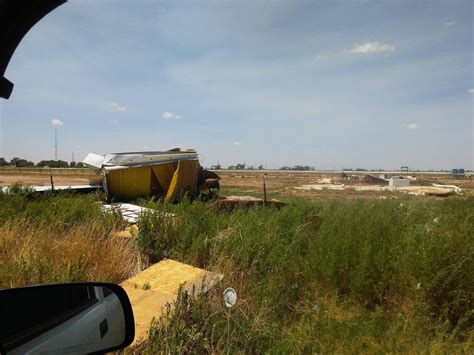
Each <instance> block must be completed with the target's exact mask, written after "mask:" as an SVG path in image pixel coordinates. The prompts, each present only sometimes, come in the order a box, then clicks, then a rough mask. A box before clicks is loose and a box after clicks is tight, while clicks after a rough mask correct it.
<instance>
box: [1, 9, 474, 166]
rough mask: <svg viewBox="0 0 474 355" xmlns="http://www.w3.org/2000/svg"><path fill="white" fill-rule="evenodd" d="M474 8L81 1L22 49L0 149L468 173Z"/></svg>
mask: <svg viewBox="0 0 474 355" xmlns="http://www.w3.org/2000/svg"><path fill="white" fill-rule="evenodd" d="M473 22H474V19H473V2H472V1H470V0H469V1H459V0H454V1H362V0H360V1H169V2H168V1H151V0H150V1H138V0H137V1H106V0H102V1H91V0H89V1H86V0H71V1H69V2H68V3H66V4H64V5H62V6H61V7H59V8H58V9H57V10H55V11H54V12H52V13H51V14H49V15H48V16H47V17H45V18H44V19H43V20H42V21H41V22H40V23H38V24H37V25H36V26H35V27H34V28H33V29H32V30H31V31H30V32H29V33H28V34H27V36H26V37H25V38H24V40H23V41H22V42H21V44H20V45H19V47H18V48H17V50H16V52H15V54H14V56H13V58H12V60H11V62H10V66H9V68H8V70H7V72H6V74H5V76H6V77H7V78H8V79H9V80H10V81H12V82H13V83H15V88H14V91H13V94H12V96H11V97H10V99H9V100H7V101H6V100H2V101H0V112H1V113H0V115H1V116H0V118H1V122H0V132H1V138H0V139H1V141H0V144H1V145H0V156H5V157H6V158H8V159H10V158H12V157H13V156H20V157H25V158H28V159H30V160H34V161H39V160H42V159H53V158H54V128H55V125H56V127H57V129H58V136H59V158H60V159H64V160H71V155H72V152H73V151H74V152H75V157H76V160H80V159H82V158H83V157H84V156H85V155H86V154H87V153H88V152H95V153H108V152H116V151H140V150H164V149H168V148H171V147H175V146H180V147H182V148H191V147H192V148H196V149H197V150H198V152H199V153H200V159H201V161H202V163H203V164H204V165H207V166H209V165H211V164H216V163H217V162H220V163H221V164H224V165H230V164H235V163H239V162H246V163H247V164H248V165H260V164H264V165H266V166H267V167H268V168H278V167H280V166H283V165H296V164H304V165H311V166H315V167H317V168H325V169H333V168H335V169H339V168H341V167H344V168H349V167H352V168H356V167H363V168H383V169H390V168H399V167H400V166H401V165H408V166H409V167H410V168H413V169H441V168H445V169H446V168H447V169H450V168H454V167H464V168H468V169H473V168H474V161H473V160H474V158H473V156H474V152H473V140H474V133H473V132H474V131H473V103H474V80H473V71H474V64H473V63H474V61H473V48H474V46H473Z"/></svg>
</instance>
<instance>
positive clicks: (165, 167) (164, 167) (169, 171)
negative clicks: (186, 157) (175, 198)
mask: <svg viewBox="0 0 474 355" xmlns="http://www.w3.org/2000/svg"><path fill="white" fill-rule="evenodd" d="M177 167H178V163H177V162H173V163H168V164H160V165H154V166H152V167H151V168H152V171H153V174H154V175H155V177H156V180H158V183H159V184H160V186H161V188H162V189H163V191H164V192H165V193H166V191H168V187H169V186H170V183H171V180H172V179H173V174H174V172H175V170H176V169H177Z"/></svg>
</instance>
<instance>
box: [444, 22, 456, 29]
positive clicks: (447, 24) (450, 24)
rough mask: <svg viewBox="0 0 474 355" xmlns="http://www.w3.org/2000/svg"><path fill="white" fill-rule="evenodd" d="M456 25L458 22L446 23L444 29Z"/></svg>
mask: <svg viewBox="0 0 474 355" xmlns="http://www.w3.org/2000/svg"><path fill="white" fill-rule="evenodd" d="M455 24H456V21H446V22H445V23H444V27H446V28H448V27H453V26H454V25H455Z"/></svg>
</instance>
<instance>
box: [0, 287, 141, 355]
mask: <svg viewBox="0 0 474 355" xmlns="http://www.w3.org/2000/svg"><path fill="white" fill-rule="evenodd" d="M0 319H1V322H0V353H1V354H28V353H61V354H79V353H80V354H85V353H96V352H101V353H103V352H108V351H113V350H117V349H121V348H124V347H125V346H127V345H129V344H131V343H132V341H133V338H134V336H135V325H134V319H133V312H132V308H131V305H130V301H129V299H128V296H127V294H126V293H125V291H124V290H123V289H122V288H121V287H120V286H118V285H115V284H108V283H72V284H56V285H42V286H32V287H23V288H12V289H4V290H0Z"/></svg>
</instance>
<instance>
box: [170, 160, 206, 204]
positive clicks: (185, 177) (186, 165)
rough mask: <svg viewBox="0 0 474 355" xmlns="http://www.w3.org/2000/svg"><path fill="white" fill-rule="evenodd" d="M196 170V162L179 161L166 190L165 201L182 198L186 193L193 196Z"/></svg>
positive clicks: (197, 165) (197, 168) (197, 166)
mask: <svg viewBox="0 0 474 355" xmlns="http://www.w3.org/2000/svg"><path fill="white" fill-rule="evenodd" d="M198 170H199V164H198V161H197V160H180V161H179V162H178V168H177V169H176V171H175V172H174V174H173V179H172V180H171V183H170V186H169V188H168V193H167V194H166V201H171V200H174V199H175V198H179V197H182V196H183V195H184V194H185V193H186V192H189V193H190V194H191V195H192V194H194V192H195V190H196V182H197V175H198Z"/></svg>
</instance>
